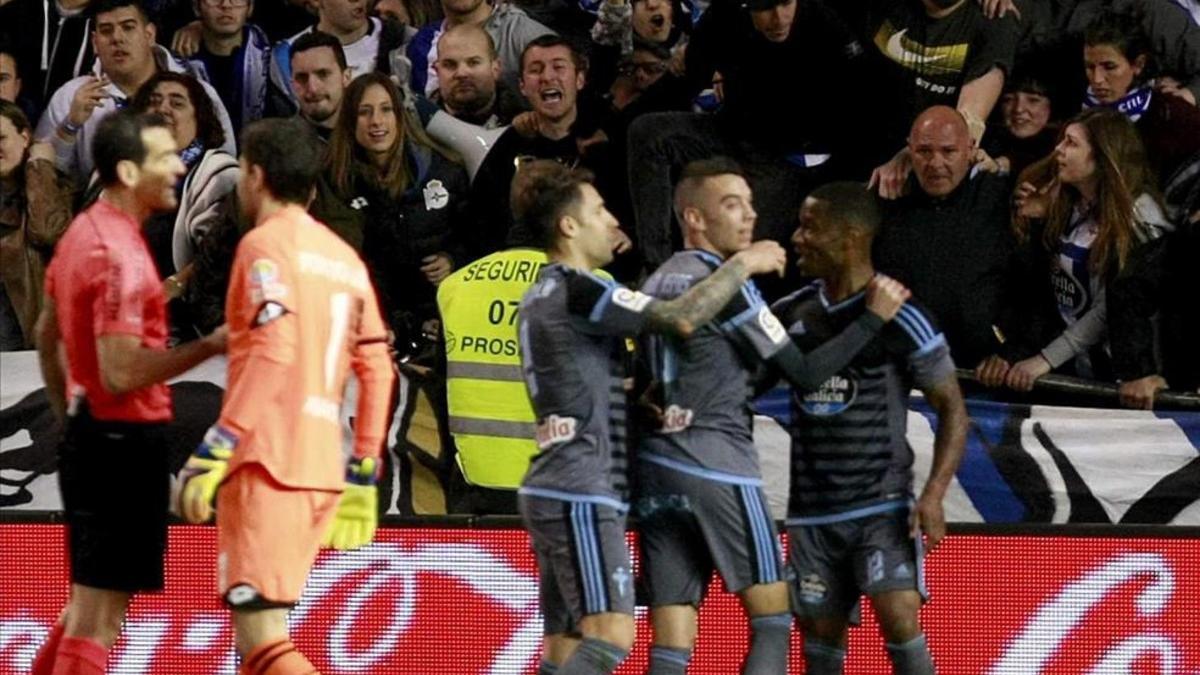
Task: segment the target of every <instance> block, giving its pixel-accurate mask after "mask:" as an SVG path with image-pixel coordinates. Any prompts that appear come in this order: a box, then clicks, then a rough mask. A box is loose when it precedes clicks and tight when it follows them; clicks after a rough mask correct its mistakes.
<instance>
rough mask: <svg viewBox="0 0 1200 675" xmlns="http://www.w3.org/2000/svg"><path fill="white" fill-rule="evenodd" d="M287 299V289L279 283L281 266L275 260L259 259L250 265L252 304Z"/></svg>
mask: <svg viewBox="0 0 1200 675" xmlns="http://www.w3.org/2000/svg"><path fill="white" fill-rule="evenodd" d="M285 297H287V287H286V286H284V285H283V284H282V283H280V282H279V266H278V265H276V264H275V261H274V260H271V259H270V258H259V259H258V260H255V261H254V262H252V263H250V304H252V305H258V304H262V303H263V302H267V301H269V300H283V299H284V298H285Z"/></svg>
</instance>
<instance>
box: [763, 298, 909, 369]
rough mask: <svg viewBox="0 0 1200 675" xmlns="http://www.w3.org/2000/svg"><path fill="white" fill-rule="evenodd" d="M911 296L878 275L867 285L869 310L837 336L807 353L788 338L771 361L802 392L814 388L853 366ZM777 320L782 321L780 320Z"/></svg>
mask: <svg viewBox="0 0 1200 675" xmlns="http://www.w3.org/2000/svg"><path fill="white" fill-rule="evenodd" d="M911 295H912V293H910V292H909V290H908V289H907V288H906V287H905V286H904V285H903V284H901V283H900V282H898V281H896V280H895V279H892V278H891V277H888V276H885V275H882V274H878V275H876V276H875V278H874V279H872V280H871V283H870V284H869V285H868V286H867V298H866V302H867V311H866V312H863V313H862V314H861V315H860V316H859V317H858V318H856V319H855V320H854V321H853V322H851V323H850V325H849V326H846V329H845V330H843V331H842V332H841V333H839V334H838V335H837V337H835V338H833V339H832V340H829V341H828V342H825V343H824V344H822V345H821V346H819V347H817V348H816V349H814V350H812V351H811V352H808V353H807V354H805V353H804V352H802V351H801V350H800V348H799V347H797V346H796V344H795V343H794V342H792V341H791V340H788V342H787V344H786V345H784V347H783V348H781V349H780V350H779V351H777V352H776V353H775V354H774V355H772V356H771V358H770V359H769V362H770V364H771V365H772V366H773V367H774V368H775V369H776V370H778V371H779V372H780V373H782V375H783V376H784V377H785V378H786V379H787V381H788V383H790V384H791V385H792V386H793V387H795V388H796V389H797V390H798V391H799V392H809V391H813V390H815V389H817V388H818V387H820V386H821V384H822V383H824V382H825V381H826V380H828V379H829V378H830V377H832V376H833V375H835V374H836V373H837V372H838V371H840V370H841V369H842V368H845V367H846V366H847V365H849V363H850V361H852V360H853V359H854V357H855V356H856V355H857V354H858V352H859V351H861V350H862V348H863V347H866V346H867V345H868V344H870V342H871V340H874V339H875V336H877V335H878V334H879V330H880V329H881V328H883V325H884V324H885V323H887V322H888V321H891V320H892V319H893V318H894V317H895V316H896V312H898V311H899V310H900V308H901V307H902V306H903V305H904V302H905V301H906V300H908V298H909V296H911ZM772 319H774V316H772ZM775 321H776V323H778V320H777V319H776V320H775ZM760 323H762V322H760ZM780 330H783V329H782V327H781V328H780Z"/></svg>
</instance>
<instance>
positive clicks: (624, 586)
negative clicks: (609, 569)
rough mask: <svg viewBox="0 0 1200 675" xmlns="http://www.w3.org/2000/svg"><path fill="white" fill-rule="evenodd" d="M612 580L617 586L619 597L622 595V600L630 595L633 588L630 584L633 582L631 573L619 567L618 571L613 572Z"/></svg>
mask: <svg viewBox="0 0 1200 675" xmlns="http://www.w3.org/2000/svg"><path fill="white" fill-rule="evenodd" d="M612 580H613V583H614V584H616V585H617V594H618V595H620V596H621V597H622V598H623V597H625V596H626V595H629V591H630V588H631V586H632V584H631V583H630V582H632V581H633V575H632V574H630V573H629V570H627V569H625V568H624V567H618V568H617V569H615V570H613V573H612Z"/></svg>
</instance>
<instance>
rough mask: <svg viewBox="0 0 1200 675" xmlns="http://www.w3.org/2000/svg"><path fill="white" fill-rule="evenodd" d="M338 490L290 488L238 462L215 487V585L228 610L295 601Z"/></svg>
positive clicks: (334, 506) (334, 507)
mask: <svg viewBox="0 0 1200 675" xmlns="http://www.w3.org/2000/svg"><path fill="white" fill-rule="evenodd" d="M340 497H341V493H338V492H330V491H326V490H306V489H297V488H289V487H287V486H285V485H282V484H280V483H279V482H278V481H276V480H275V478H274V477H272V476H271V474H270V473H268V472H267V470H266V469H265V468H264V467H263V466H262V465H260V464H243V465H242V466H240V467H238V469H237V470H235V471H234V472H233V473H232V474H230V475H229V476H228V477H226V479H225V481H224V482H223V483H222V484H221V489H220V490H218V491H217V589H218V590H219V591H220V593H221V596H222V597H223V598H225V601H226V602H227V603H228V604H229V605H230V606H231V607H233V608H235V609H236V608H238V607H251V608H261V607H271V606H287V605H294V604H296V603H297V602H299V600H300V593H301V591H303V590H304V581H305V579H307V578H308V572H309V570H310V569H312V566H313V563H314V562H315V561H316V559H317V551H318V550H319V549H320V547H321V538H322V537H323V536H324V534H325V531H326V530H327V529H329V527H330V525H331V523H332V521H333V516H334V514H335V513H336V512H337V504H338V499H339V498H340Z"/></svg>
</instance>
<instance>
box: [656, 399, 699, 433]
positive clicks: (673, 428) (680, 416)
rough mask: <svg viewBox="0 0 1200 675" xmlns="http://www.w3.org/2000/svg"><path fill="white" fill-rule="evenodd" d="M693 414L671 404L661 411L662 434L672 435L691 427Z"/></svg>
mask: <svg viewBox="0 0 1200 675" xmlns="http://www.w3.org/2000/svg"><path fill="white" fill-rule="evenodd" d="M694 417H695V413H693V412H692V411H691V410H689V409H687V408H681V407H679V406H678V405H676V404H674V403H672V404H671V405H669V406H667V409H666V410H664V411H663V421H662V432H663V433H664V434H674V433H678V432H680V431H683V430H684V429H687V428H688V427H690V426H692V419H693V418H694Z"/></svg>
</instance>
